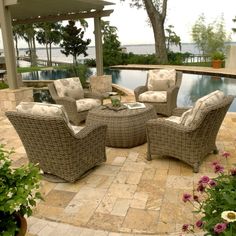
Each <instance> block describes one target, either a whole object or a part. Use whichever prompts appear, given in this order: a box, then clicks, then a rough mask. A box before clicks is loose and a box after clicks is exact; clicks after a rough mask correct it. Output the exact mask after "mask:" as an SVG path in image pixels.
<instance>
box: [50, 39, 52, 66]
mask: <svg viewBox="0 0 236 236" xmlns="http://www.w3.org/2000/svg"><path fill="white" fill-rule="evenodd" d="M49 66H52V44H51V43H49Z"/></svg>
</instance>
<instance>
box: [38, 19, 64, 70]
mask: <svg viewBox="0 0 236 236" xmlns="http://www.w3.org/2000/svg"><path fill="white" fill-rule="evenodd" d="M37 27H38V29H39V30H38V32H37V36H36V39H37V41H38V42H39V43H40V44H43V45H45V47H46V53H47V65H48V66H51V65H52V44H55V45H57V44H59V43H60V41H61V32H60V29H61V24H60V23H59V22H56V23H54V22H53V23H52V22H43V23H39V24H37Z"/></svg>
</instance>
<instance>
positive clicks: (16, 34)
mask: <svg viewBox="0 0 236 236" xmlns="http://www.w3.org/2000/svg"><path fill="white" fill-rule="evenodd" d="M23 37H24V31H23V28H22V25H14V26H13V38H14V40H15V48H16V58H17V63H18V62H19V60H18V58H19V48H18V39H20V38H23Z"/></svg>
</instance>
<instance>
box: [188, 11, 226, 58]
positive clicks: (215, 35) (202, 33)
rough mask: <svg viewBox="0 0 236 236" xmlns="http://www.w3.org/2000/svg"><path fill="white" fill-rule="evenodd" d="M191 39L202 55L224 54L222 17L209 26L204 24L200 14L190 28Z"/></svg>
mask: <svg viewBox="0 0 236 236" xmlns="http://www.w3.org/2000/svg"><path fill="white" fill-rule="evenodd" d="M192 38H193V41H194V42H195V43H196V45H197V47H198V48H199V49H200V50H201V51H202V54H208V55H212V54H213V53H214V52H216V51H219V52H224V50H225V44H224V43H225V41H226V40H227V36H226V31H225V26H224V19H223V17H221V18H220V19H219V20H218V21H214V22H213V23H211V24H206V22H205V16H204V15H203V14H202V15H201V16H200V17H199V18H198V20H197V21H196V23H195V24H194V25H193V27H192Z"/></svg>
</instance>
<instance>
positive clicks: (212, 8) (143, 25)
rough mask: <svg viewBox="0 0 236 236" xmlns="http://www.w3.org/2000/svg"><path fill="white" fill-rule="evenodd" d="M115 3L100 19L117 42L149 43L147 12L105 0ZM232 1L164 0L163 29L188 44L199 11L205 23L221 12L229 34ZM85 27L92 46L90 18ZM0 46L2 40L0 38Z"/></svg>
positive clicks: (233, 12) (116, 0)
mask: <svg viewBox="0 0 236 236" xmlns="http://www.w3.org/2000/svg"><path fill="white" fill-rule="evenodd" d="M108 1H110V2H113V3H115V5H112V6H108V7H106V9H114V12H113V13H112V14H111V15H110V17H104V18H102V19H103V20H107V21H110V25H112V26H116V27H117V29H118V37H119V41H120V42H121V45H130V44H153V43H154V37H153V31H152V28H151V27H150V26H149V25H148V21H147V19H148V17H147V13H146V11H145V10H144V9H139V10H138V9H136V8H130V7H129V4H128V1H127V0H126V2H122V3H121V2H120V1H119V0H108ZM235 5H236V4H235V0H225V1H223V2H222V1H220V0H168V8H167V17H166V21H165V28H167V26H168V25H173V26H174V29H173V30H174V31H175V33H176V34H177V35H178V36H180V38H181V42H182V43H191V42H192V39H191V29H192V26H193V25H194V23H195V22H196V20H197V19H198V18H199V16H200V15H201V14H202V13H203V14H204V15H205V17H206V22H207V23H212V22H214V20H217V18H220V17H221V16H222V15H223V17H224V22H225V28H226V32H227V33H232V30H231V28H233V27H234V28H236V23H233V21H232V19H233V18H235V16H236V10H235V9H236V8H235ZM87 21H88V23H89V28H88V29H87V32H86V34H85V37H86V38H91V39H92V42H91V45H94V34H93V31H94V24H93V19H88V20H87ZM231 38H232V41H236V34H232V35H231ZM26 46H27V45H26V43H25V42H20V47H26ZM0 48H3V46H2V39H1V37H0Z"/></svg>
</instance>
